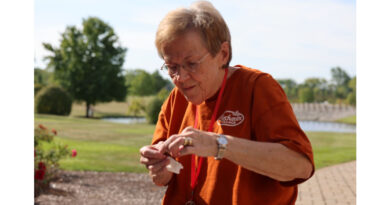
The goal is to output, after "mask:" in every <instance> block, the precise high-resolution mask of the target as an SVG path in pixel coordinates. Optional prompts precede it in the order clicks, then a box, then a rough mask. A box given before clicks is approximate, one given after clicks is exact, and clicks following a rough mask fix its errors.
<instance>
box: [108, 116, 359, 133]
mask: <svg viewBox="0 0 390 205" xmlns="http://www.w3.org/2000/svg"><path fill="white" fill-rule="evenodd" d="M103 120H105V121H109V122H114V123H122V124H134V123H146V119H145V118H143V117H115V118H114V117H112V118H103ZM299 124H300V125H301V128H302V129H303V130H304V131H309V132H352V133H355V132H356V126H355V125H351V124H346V123H338V122H319V121H299Z"/></svg>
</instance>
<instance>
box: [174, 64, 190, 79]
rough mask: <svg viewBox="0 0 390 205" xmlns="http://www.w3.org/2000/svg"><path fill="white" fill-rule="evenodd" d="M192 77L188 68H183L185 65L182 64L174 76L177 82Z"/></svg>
mask: <svg viewBox="0 0 390 205" xmlns="http://www.w3.org/2000/svg"><path fill="white" fill-rule="evenodd" d="M189 78H190V75H189V73H188V71H187V70H186V69H183V67H181V66H180V69H179V71H178V72H177V74H176V76H175V77H174V80H176V81H177V82H184V81H186V80H188V79H189Z"/></svg>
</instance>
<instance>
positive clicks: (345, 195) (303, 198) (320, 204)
mask: <svg viewBox="0 0 390 205" xmlns="http://www.w3.org/2000/svg"><path fill="white" fill-rule="evenodd" d="M298 190H299V193H298V199H297V201H296V205H309V204H310V205H333V204H335V205H337V204H340V205H341V204H342V205H352V204H356V161H352V162H347V163H343V164H338V165H334V166H330V167H325V168H322V169H319V170H317V171H316V173H315V174H314V176H313V177H312V178H310V179H309V180H308V181H306V182H304V183H303V184H300V185H299V186H298Z"/></svg>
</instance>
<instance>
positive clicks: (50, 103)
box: [35, 86, 72, 115]
mask: <svg viewBox="0 0 390 205" xmlns="http://www.w3.org/2000/svg"><path fill="white" fill-rule="evenodd" d="M35 110H36V112H37V113H42V114H54V115H69V114H70V112H71V110H72V97H71V96H70V95H69V93H68V92H66V91H65V90H64V89H62V88H61V87H58V86H49V87H46V88H43V89H41V90H40V91H39V92H38V94H37V96H36V97H35Z"/></svg>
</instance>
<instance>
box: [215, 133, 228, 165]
mask: <svg viewBox="0 0 390 205" xmlns="http://www.w3.org/2000/svg"><path fill="white" fill-rule="evenodd" d="M217 144H218V152H217V156H216V157H215V159H216V160H221V159H222V158H223V154H224V153H225V150H226V147H227V144H228V140H227V138H226V136H225V135H222V134H219V136H218V137H217Z"/></svg>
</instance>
